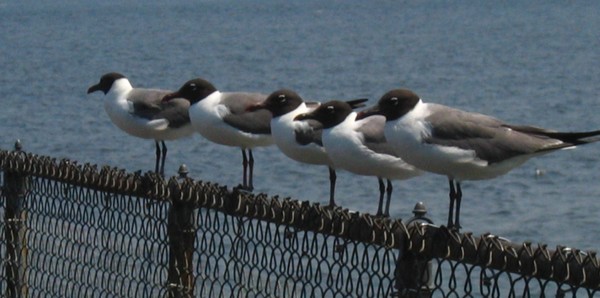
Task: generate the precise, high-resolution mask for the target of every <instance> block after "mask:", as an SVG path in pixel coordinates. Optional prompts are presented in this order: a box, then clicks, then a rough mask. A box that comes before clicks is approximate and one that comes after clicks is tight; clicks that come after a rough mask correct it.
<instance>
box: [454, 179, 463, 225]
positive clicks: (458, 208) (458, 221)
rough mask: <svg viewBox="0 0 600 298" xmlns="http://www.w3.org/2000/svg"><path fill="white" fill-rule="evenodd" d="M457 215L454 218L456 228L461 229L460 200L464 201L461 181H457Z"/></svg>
mask: <svg viewBox="0 0 600 298" xmlns="http://www.w3.org/2000/svg"><path fill="white" fill-rule="evenodd" d="M455 200H456V217H455V219H454V228H455V229H456V231H459V230H460V228H461V226H460V220H459V219H460V202H461V201H462V190H461V189H460V182H458V181H457V182H456V198H455Z"/></svg>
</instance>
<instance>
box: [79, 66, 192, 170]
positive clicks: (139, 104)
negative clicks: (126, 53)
mask: <svg viewBox="0 0 600 298" xmlns="http://www.w3.org/2000/svg"><path fill="white" fill-rule="evenodd" d="M96 91H102V92H104V94H105V95H106V97H105V99H104V109H105V110H106V113H107V114H108V116H109V117H110V120H111V121H112V122H113V123H114V124H115V125H116V126H117V127H119V128H120V129H121V130H123V131H125V132H126V133H128V134H130V135H132V136H136V137H139V138H143V139H153V140H154V143H155V146H156V166H155V171H156V173H160V174H161V175H163V176H164V171H165V159H166V157H167V146H166V145H165V140H174V139H178V138H182V137H186V136H189V135H191V134H192V133H193V129H192V126H191V124H190V117H189V115H188V107H189V106H190V104H189V102H188V101H186V100H184V99H181V98H178V99H175V100H172V101H170V102H168V103H163V102H162V100H161V99H162V98H163V96H165V95H166V94H169V93H170V92H171V91H169V90H160V89H142V88H133V87H132V86H131V83H130V82H129V80H128V79H127V78H126V77H125V76H124V75H122V74H120V73H116V72H111V73H107V74H105V75H103V76H102V77H101V78H100V82H99V83H98V84H96V85H93V86H91V87H90V88H89V89H88V91H87V93H88V94H90V93H92V92H96ZM159 142H160V143H161V145H162V150H161V147H160V145H159Z"/></svg>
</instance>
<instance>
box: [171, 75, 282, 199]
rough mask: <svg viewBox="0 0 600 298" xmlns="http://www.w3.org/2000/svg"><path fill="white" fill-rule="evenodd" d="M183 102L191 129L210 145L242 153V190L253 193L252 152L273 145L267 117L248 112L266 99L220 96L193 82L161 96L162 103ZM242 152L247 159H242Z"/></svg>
mask: <svg viewBox="0 0 600 298" xmlns="http://www.w3.org/2000/svg"><path fill="white" fill-rule="evenodd" d="M177 98H185V99H186V100H187V101H189V103H190V108H189V111H190V119H191V121H192V126H193V127H194V129H195V130H196V131H197V132H199V133H200V134H201V135H202V136H203V137H205V138H206V139H208V140H209V141H211V142H214V143H217V144H221V145H226V146H233V147H240V148H241V149H242V166H243V182H242V187H243V188H244V189H247V190H252V189H254V185H253V172H254V157H253V156H252V148H254V147H261V146H269V145H272V144H273V138H272V137H271V126H270V122H271V113H269V112H268V111H265V110H262V111H248V110H247V108H248V107H249V106H251V105H254V104H257V103H259V102H262V101H263V100H265V99H266V98H267V96H266V95H264V94H260V93H246V92H220V91H219V90H217V88H215V86H213V84H211V83H210V82H208V81H206V80H204V79H201V78H196V79H193V80H189V81H187V82H186V83H185V84H183V86H181V88H179V90H177V91H176V92H174V93H171V94H167V95H165V96H164V98H163V101H165V102H170V101H171V100H173V99H177ZM246 151H247V152H248V155H246Z"/></svg>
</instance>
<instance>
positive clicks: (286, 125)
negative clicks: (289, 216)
mask: <svg viewBox="0 0 600 298" xmlns="http://www.w3.org/2000/svg"><path fill="white" fill-rule="evenodd" d="M367 100H368V99H366V98H365V99H356V100H351V101H348V103H349V104H350V105H351V107H352V108H357V107H362V106H364V104H363V103H364V102H366V101H367ZM320 104H321V103H319V102H304V100H303V99H302V98H301V97H300V96H299V95H298V94H297V93H296V92H294V91H292V90H287V89H281V90H277V91H275V92H273V93H271V95H269V97H267V99H266V100H264V101H263V102H261V103H258V104H256V105H253V106H250V107H249V108H248V110H249V111H257V110H260V109H266V110H268V111H270V112H271V114H272V117H273V118H272V119H271V134H272V135H273V140H274V141H275V144H276V145H277V147H278V148H279V150H281V152H283V153H284V154H285V155H286V156H287V157H289V158H291V159H293V160H295V161H299V162H302V163H307V164H314V165H327V166H328V167H329V206H330V207H333V206H335V181H336V177H337V176H336V173H335V169H334V167H333V162H332V161H331V160H330V159H329V157H328V156H327V153H326V152H325V148H324V147H323V143H322V140H321V133H322V130H323V126H322V125H321V123H320V122H318V121H310V120H307V121H296V120H294V118H295V117H296V116H297V115H300V114H303V113H308V112H310V111H312V110H314V109H316V108H317V107H318V106H319V105H320Z"/></svg>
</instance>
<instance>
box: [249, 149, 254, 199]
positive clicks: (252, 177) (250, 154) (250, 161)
mask: <svg viewBox="0 0 600 298" xmlns="http://www.w3.org/2000/svg"><path fill="white" fill-rule="evenodd" d="M248 167H249V168H250V173H249V175H248V190H250V191H251V190H253V189H254V182H253V181H254V157H253V156H252V149H248Z"/></svg>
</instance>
